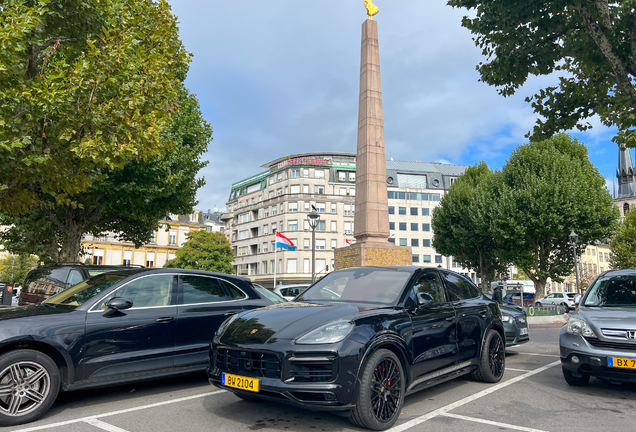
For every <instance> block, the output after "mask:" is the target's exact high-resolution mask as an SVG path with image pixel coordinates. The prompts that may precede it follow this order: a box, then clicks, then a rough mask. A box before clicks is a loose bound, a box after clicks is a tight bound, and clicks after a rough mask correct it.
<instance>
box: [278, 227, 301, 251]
mask: <svg viewBox="0 0 636 432" xmlns="http://www.w3.org/2000/svg"><path fill="white" fill-rule="evenodd" d="M276 247H280V248H283V249H287V250H289V251H295V250H296V246H294V244H293V243H292V241H291V240H290V239H288V238H287V237H285V236H284V235H282V234H281V233H279V232H278V231H276Z"/></svg>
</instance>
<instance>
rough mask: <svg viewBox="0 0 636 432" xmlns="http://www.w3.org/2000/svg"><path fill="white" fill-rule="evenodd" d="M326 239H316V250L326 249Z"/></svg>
mask: <svg viewBox="0 0 636 432" xmlns="http://www.w3.org/2000/svg"><path fill="white" fill-rule="evenodd" d="M325 247H326V240H316V250H325Z"/></svg>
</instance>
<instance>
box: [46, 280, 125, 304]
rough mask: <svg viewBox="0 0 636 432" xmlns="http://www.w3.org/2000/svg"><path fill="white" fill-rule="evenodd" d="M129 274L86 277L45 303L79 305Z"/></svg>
mask: <svg viewBox="0 0 636 432" xmlns="http://www.w3.org/2000/svg"><path fill="white" fill-rule="evenodd" d="M128 276H130V275H121V274H112V273H104V274H101V275H98V276H95V277H92V278H90V279H86V280H85V281H83V282H80V283H78V284H77V285H75V286H74V287H71V288H69V289H67V290H66V291H62V292H61V293H59V294H58V295H56V296H53V297H51V298H50V299H48V300H47V301H45V302H44V303H48V304H64V305H69V306H79V305H81V304H82V303H84V302H86V301H87V300H90V299H91V298H93V297H94V296H95V295H97V294H99V293H100V292H102V291H104V290H105V289H106V288H108V287H110V286H112V285H114V284H116V283H117V282H119V281H120V280H122V279H126V278H127V277H128Z"/></svg>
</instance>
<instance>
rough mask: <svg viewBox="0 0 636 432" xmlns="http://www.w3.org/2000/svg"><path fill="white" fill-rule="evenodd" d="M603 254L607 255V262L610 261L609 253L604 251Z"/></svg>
mask: <svg viewBox="0 0 636 432" xmlns="http://www.w3.org/2000/svg"><path fill="white" fill-rule="evenodd" d="M603 255H605V262H609V254H608V253H607V252H603Z"/></svg>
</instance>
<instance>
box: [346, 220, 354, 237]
mask: <svg viewBox="0 0 636 432" xmlns="http://www.w3.org/2000/svg"><path fill="white" fill-rule="evenodd" d="M352 230H353V224H352V223H351V222H345V223H344V231H345V234H351V232H352Z"/></svg>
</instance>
